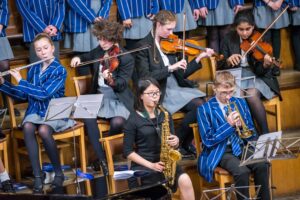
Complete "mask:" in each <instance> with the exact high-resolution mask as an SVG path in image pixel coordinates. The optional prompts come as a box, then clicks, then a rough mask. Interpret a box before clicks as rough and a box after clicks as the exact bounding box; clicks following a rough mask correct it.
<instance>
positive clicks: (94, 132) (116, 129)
mask: <svg viewBox="0 0 300 200" xmlns="http://www.w3.org/2000/svg"><path fill="white" fill-rule="evenodd" d="M124 124H125V119H124V118H123V117H113V118H111V119H110V130H109V133H108V134H109V135H115V134H118V133H122V132H123V128H124ZM84 125H85V128H86V131H87V134H88V137H89V141H90V143H92V145H93V148H94V150H95V152H96V154H97V157H98V158H99V160H105V155H104V152H103V148H102V145H100V143H99V139H100V131H99V129H98V124H97V119H84Z"/></svg>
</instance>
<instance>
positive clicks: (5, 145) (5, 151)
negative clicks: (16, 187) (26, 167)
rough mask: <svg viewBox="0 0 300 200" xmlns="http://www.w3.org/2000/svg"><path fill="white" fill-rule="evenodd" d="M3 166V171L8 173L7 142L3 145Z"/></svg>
mask: <svg viewBox="0 0 300 200" xmlns="http://www.w3.org/2000/svg"><path fill="white" fill-rule="evenodd" d="M3 164H4V167H5V170H6V171H7V172H8V173H9V164H8V153H7V141H5V142H4V143H3Z"/></svg>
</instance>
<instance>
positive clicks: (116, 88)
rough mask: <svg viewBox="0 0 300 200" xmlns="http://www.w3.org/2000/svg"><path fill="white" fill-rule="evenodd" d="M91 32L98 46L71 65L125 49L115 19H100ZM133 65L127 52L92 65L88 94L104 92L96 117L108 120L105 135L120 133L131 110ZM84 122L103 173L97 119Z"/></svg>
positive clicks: (119, 27)
mask: <svg viewBox="0 0 300 200" xmlns="http://www.w3.org/2000/svg"><path fill="white" fill-rule="evenodd" d="M93 33H94V34H95V36H96V37H97V38H98V41H99V46H98V47H97V48H95V49H93V50H92V51H91V52H89V53H85V54H82V55H80V56H76V57H74V58H73V59H72V60H71V67H76V66H77V65H79V64H80V63H81V62H84V61H88V60H94V59H97V58H105V57H110V56H115V55H117V54H118V53H121V52H123V51H125V50H124V49H123V48H122V47H121V46H120V45H119V42H120V41H121V39H122V34H123V27H122V25H121V24H119V23H117V22H109V21H107V20H102V21H100V22H97V23H96V24H95V25H94V30H93ZM133 67H134V59H133V57H132V56H131V55H130V54H126V55H123V56H119V57H118V58H117V59H116V58H115V59H108V60H104V61H103V62H96V63H94V64H93V65H92V67H91V71H92V76H93V78H92V84H91V85H92V87H91V90H90V93H92V94H96V93H102V94H104V97H103V101H102V106H101V108H100V110H99V113H98V117H99V118H104V119H107V120H109V122H110V130H109V135H114V134H118V133H121V132H122V131H123V126H124V123H125V120H126V119H127V118H128V116H129V114H130V112H129V111H132V110H133V94H132V92H131V91H130V89H129V85H128V83H129V80H130V78H131V75H132V71H133ZM84 124H85V126H86V131H87V133H88V136H89V140H90V142H91V143H92V145H93V148H94V150H95V151H96V154H97V156H98V158H99V160H100V165H101V167H102V170H103V172H104V173H105V174H107V165H106V162H105V156H104V153H103V149H102V146H101V145H100V144H99V138H100V132H99V129H98V125H97V119H85V120H84Z"/></svg>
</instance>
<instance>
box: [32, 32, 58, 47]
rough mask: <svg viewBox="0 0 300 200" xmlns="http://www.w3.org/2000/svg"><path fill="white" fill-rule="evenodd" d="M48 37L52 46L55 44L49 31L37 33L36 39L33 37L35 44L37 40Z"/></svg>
mask: <svg viewBox="0 0 300 200" xmlns="http://www.w3.org/2000/svg"><path fill="white" fill-rule="evenodd" d="M44 38H45V39H47V40H48V41H49V43H50V44H51V46H54V43H53V41H52V39H51V37H50V36H49V35H48V34H47V33H39V34H37V35H36V36H35V37H34V39H33V44H34V43H35V42H36V41H39V40H41V39H44Z"/></svg>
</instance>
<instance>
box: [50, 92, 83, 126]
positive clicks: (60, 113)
mask: <svg viewBox="0 0 300 200" xmlns="http://www.w3.org/2000/svg"><path fill="white" fill-rule="evenodd" d="M76 99H77V97H63V98H57V99H51V101H50V103H49V105H48V108H47V112H46V116H45V121H49V120H57V119H65V118H69V117H70V114H71V112H72V107H73V104H74V103H75V102H76Z"/></svg>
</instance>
